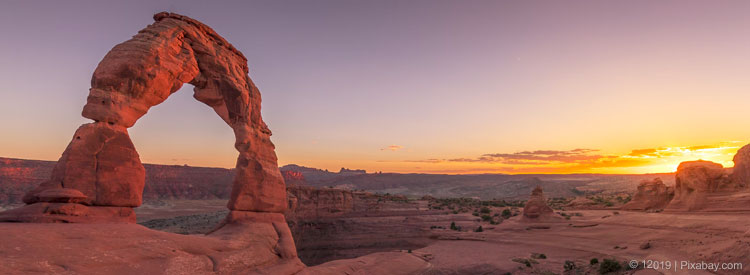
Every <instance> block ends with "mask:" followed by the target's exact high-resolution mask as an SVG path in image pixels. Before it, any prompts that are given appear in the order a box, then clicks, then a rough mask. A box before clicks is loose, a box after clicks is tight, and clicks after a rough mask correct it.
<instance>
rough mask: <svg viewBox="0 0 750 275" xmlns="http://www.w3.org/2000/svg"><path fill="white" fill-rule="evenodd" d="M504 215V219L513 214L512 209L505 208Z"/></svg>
mask: <svg viewBox="0 0 750 275" xmlns="http://www.w3.org/2000/svg"><path fill="white" fill-rule="evenodd" d="M502 216H503V218H504V219H507V218H510V216H511V213H510V209H507V208H506V209H505V210H503V214H502Z"/></svg>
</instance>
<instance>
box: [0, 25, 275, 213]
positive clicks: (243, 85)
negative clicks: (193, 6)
mask: <svg viewBox="0 0 750 275" xmlns="http://www.w3.org/2000/svg"><path fill="white" fill-rule="evenodd" d="M154 20H155V21H156V22H155V23H154V24H151V25H149V26H148V27H146V28H145V29H143V30H141V31H140V32H138V34H136V35H135V36H133V38H132V39H130V40H128V41H126V42H124V43H121V44H119V45H117V46H115V47H114V48H113V49H112V50H111V51H110V52H109V53H107V55H106V56H105V57H104V59H102V61H101V62H100V63H99V65H98V66H97V68H96V70H95V71H94V75H93V77H92V79H91V89H90V93H89V96H88V99H87V102H86V105H85V106H84V107H83V112H82V115H83V116H84V117H86V118H90V119H92V120H94V122H93V123H88V124H84V125H82V126H81V127H80V128H79V129H78V130H77V131H76V133H75V135H74V136H73V140H72V141H71V142H70V145H68V147H67V148H66V149H65V152H63V155H62V157H61V158H60V160H59V161H58V162H57V164H56V165H55V168H54V169H53V172H52V176H51V178H50V180H48V181H45V182H43V183H42V184H40V185H39V187H38V188H36V189H34V190H32V191H31V192H29V193H27V194H26V196H24V202H25V203H27V204H34V203H40V202H42V200H41V198H40V194H42V193H43V192H45V191H46V190H49V189H59V188H69V189H75V190H78V191H80V192H81V193H83V194H84V195H85V199H83V201H81V202H80V204H82V205H86V206H92V207H98V206H103V207H136V206H139V205H140V204H141V202H142V197H143V188H144V184H145V175H146V174H145V169H144V167H143V165H142V164H141V162H140V159H139V156H138V153H137V152H136V150H135V147H134V146H133V143H132V142H131V140H130V137H129V136H128V132H127V128H128V127H131V126H133V125H134V124H135V122H136V121H137V120H138V119H139V118H140V117H141V116H143V115H144V114H146V112H147V111H148V109H149V108H151V107H153V106H154V105H157V104H159V103H161V102H163V101H164V100H166V99H167V97H169V95H171V94H172V93H174V92H176V91H177V90H178V89H179V88H180V87H181V86H182V84H184V83H190V84H192V85H194V86H195V89H194V91H195V94H194V97H195V98H196V99H197V100H199V101H201V102H203V103H205V104H207V105H209V106H211V107H212V108H213V109H214V110H215V111H216V113H217V114H218V115H219V116H220V117H221V118H222V119H223V120H224V122H226V123H227V124H228V125H229V126H230V127H231V128H232V129H233V130H234V133H235V138H236V140H235V143H234V146H235V148H236V149H237V150H238V151H239V157H238V158H237V166H236V168H235V177H234V180H233V184H232V191H231V194H230V198H229V203H228V205H227V206H228V208H229V209H230V210H232V211H253V212H264V213H278V215H279V216H281V213H283V212H284V210H285V209H286V205H287V203H286V190H285V185H284V180H283V178H282V176H281V173H280V172H279V169H278V167H277V165H276V154H275V152H274V145H273V144H272V143H271V140H270V135H271V131H270V130H269V129H268V127H267V126H266V124H265V123H264V122H263V119H262V118H261V114H260V102H261V98H260V92H259V91H258V88H257V87H256V86H255V85H254V84H253V82H252V81H251V80H250V78H249V77H248V75H247V74H248V66H247V59H246V58H245V57H244V56H243V55H242V53H240V52H239V51H237V50H236V49H235V48H234V47H233V46H232V45H231V44H229V42H227V41H226V40H224V38H222V37H221V36H219V35H218V34H216V32H214V31H213V30H212V29H211V28H209V27H208V26H206V25H204V24H202V23H200V22H198V21H196V20H193V19H191V18H188V17H185V16H182V15H178V14H172V13H159V14H156V15H154ZM20 213H25V214H31V213H28V211H25V210H19V211H18V212H17V213H15V214H14V213H10V215H5V216H3V215H0V220H17V221H28V220H38V219H32V218H28V219H26V218H20V220H18V219H19V217H21V216H22V215H19V214H20ZM40 214H41V213H40ZM44 215H46V214H44ZM235 216H244V215H243V214H241V213H236V215H235ZM9 217H10V218H9ZM60 218H62V217H60ZM92 222H96V221H95V220H92Z"/></svg>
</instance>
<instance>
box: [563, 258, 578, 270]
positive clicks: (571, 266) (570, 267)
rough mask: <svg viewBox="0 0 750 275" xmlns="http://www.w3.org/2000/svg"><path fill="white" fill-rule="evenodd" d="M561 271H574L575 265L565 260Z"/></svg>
mask: <svg viewBox="0 0 750 275" xmlns="http://www.w3.org/2000/svg"><path fill="white" fill-rule="evenodd" d="M563 269H565V271H571V270H575V269H576V263H574V262H573V261H570V260H566V261H565V264H563Z"/></svg>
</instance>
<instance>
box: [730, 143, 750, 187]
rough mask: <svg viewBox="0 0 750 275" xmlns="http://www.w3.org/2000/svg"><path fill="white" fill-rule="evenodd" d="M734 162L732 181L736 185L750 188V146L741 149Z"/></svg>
mask: <svg viewBox="0 0 750 275" xmlns="http://www.w3.org/2000/svg"><path fill="white" fill-rule="evenodd" d="M733 160H734V170H733V171H732V179H733V180H734V182H735V184H737V185H739V186H742V187H747V186H750V144H748V145H745V146H744V147H742V148H740V150H739V151H737V154H736V155H734V159H733Z"/></svg>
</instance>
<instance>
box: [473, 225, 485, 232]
mask: <svg viewBox="0 0 750 275" xmlns="http://www.w3.org/2000/svg"><path fill="white" fill-rule="evenodd" d="M474 232H484V229H482V226H481V225H480V226H479V227H477V229H474Z"/></svg>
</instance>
